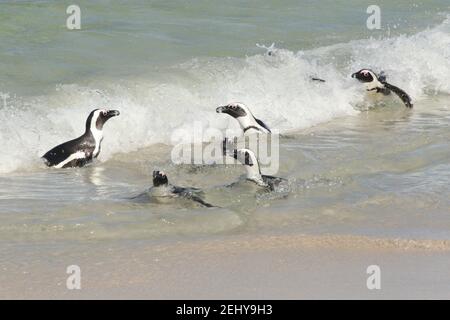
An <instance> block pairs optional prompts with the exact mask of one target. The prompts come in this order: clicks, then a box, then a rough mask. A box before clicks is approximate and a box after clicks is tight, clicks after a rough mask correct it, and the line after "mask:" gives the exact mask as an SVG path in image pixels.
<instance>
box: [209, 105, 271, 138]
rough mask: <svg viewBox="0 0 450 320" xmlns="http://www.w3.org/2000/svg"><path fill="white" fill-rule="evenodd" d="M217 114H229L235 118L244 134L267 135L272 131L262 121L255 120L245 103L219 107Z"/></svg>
mask: <svg viewBox="0 0 450 320" xmlns="http://www.w3.org/2000/svg"><path fill="white" fill-rule="evenodd" d="M216 112H217V113H227V114H229V115H230V116H232V117H233V118H235V119H236V120H237V121H238V122H239V124H240V125H241V128H242V130H244V134H245V135H248V134H253V133H267V134H270V133H271V131H270V129H269V127H268V126H267V125H266V124H265V123H264V122H262V121H261V120H259V119H257V118H255V117H254V116H253V114H252V112H251V111H250V109H249V108H248V107H247V106H246V105H245V104H243V103H239V102H237V103H230V104H228V105H226V106H222V107H218V108H217V109H216Z"/></svg>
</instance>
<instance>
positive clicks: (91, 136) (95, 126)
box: [42, 109, 120, 168]
mask: <svg viewBox="0 0 450 320" xmlns="http://www.w3.org/2000/svg"><path fill="white" fill-rule="evenodd" d="M119 114H120V112H119V111H117V110H106V109H95V110H93V111H92V112H91V113H90V114H89V116H88V118H87V120H86V131H85V132H84V134H83V135H82V136H81V137H79V138H76V139H74V140H70V141H67V142H64V143H62V144H60V145H58V146H56V147H54V148H53V149H51V150H50V151H48V152H47V153H46V154H44V155H43V156H42V158H43V159H44V162H45V164H46V165H47V166H49V167H55V168H69V167H83V166H84V165H86V164H88V163H90V162H91V161H92V159H94V158H97V156H98V155H99V153H100V149H101V143H102V140H103V125H104V124H105V122H106V121H108V120H109V119H110V118H112V117H115V116H118V115H119Z"/></svg>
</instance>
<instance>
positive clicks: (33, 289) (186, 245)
mask: <svg viewBox="0 0 450 320" xmlns="http://www.w3.org/2000/svg"><path fill="white" fill-rule="evenodd" d="M63 247H64V244H60V245H59V246H55V247H53V248H51V247H49V246H46V249H45V251H42V250H41V249H39V246H38V245H31V246H27V247H24V248H22V249H23V250H22V252H23V253H24V254H23V255H22V256H21V257H20V258H19V257H18V259H15V260H16V262H14V264H13V263H10V262H7V261H3V262H2V263H1V270H2V272H1V275H0V283H1V286H0V298H1V299H19V298H20V299H22V298H24V299H92V298H97V299H106V298H111V299H130V298H133V299H317V298H320V299H393V298H394V299H396V298H405V299H442V298H444V299H445V298H446V299H449V298H450V269H449V268H448V266H449V265H450V241H445V240H444V241H441V240H400V239H377V238H367V237H360V236H347V235H343V236H340V235H322V236H311V235H245V236H238V235H230V236H220V237H217V238H215V239H211V238H209V239H206V238H205V239H191V240H187V239H184V240H183V241H179V242H166V243H159V244H156V243H149V242H148V241H146V242H141V243H139V244H137V245H136V246H135V247H134V248H130V246H122V245H117V246H115V245H111V243H109V244H101V243H91V244H83V245H78V246H77V248H75V247H73V248H70V247H69V248H68V247H67V246H65V247H64V249H63V252H62V251H60V250H61V248H63ZM11 248H14V246H11ZM49 249H50V250H49ZM8 250H9V247H8V246H6V247H4V249H3V250H2V251H4V252H3V253H6V256H7V255H8ZM3 256H5V255H3ZM17 261H21V262H20V263H18V262H17ZM71 264H77V265H79V266H80V268H81V289H80V290H68V289H67V288H66V278H67V276H68V275H67V274H66V273H65V271H66V268H67V266H68V265H71ZM374 264H375V265H378V266H380V268H381V289H380V290H368V289H367V287H366V280H367V277H368V276H369V275H368V274H367V273H366V269H367V267H368V266H369V265H374Z"/></svg>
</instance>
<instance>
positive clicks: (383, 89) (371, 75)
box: [352, 69, 413, 108]
mask: <svg viewBox="0 0 450 320" xmlns="http://www.w3.org/2000/svg"><path fill="white" fill-rule="evenodd" d="M352 78H356V79H358V80H359V81H360V82H362V83H365V84H366V89H367V91H376V92H377V93H382V94H384V95H389V94H390V93H391V91H392V92H394V93H395V94H396V95H397V96H398V97H399V98H400V99H401V100H402V101H403V103H404V104H405V106H406V107H408V108H412V107H413V104H412V101H411V97H410V96H409V95H408V94H407V93H406V92H405V91H403V90H402V89H400V88H398V87H396V86H394V85H392V84H390V83H388V82H387V81H386V75H384V74H383V73H381V74H379V75H377V74H376V73H375V72H373V71H372V70H370V69H361V70H359V71H358V72H355V73H353V74H352Z"/></svg>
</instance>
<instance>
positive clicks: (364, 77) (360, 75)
mask: <svg viewBox="0 0 450 320" xmlns="http://www.w3.org/2000/svg"><path fill="white" fill-rule="evenodd" d="M352 78H356V79H358V80H359V82H364V83H369V82H373V81H374V80H378V77H377V75H376V74H375V72H373V71H372V70H370V69H361V70H359V71H358V72H355V73H354V74H352Z"/></svg>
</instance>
